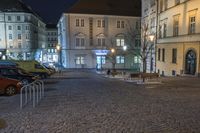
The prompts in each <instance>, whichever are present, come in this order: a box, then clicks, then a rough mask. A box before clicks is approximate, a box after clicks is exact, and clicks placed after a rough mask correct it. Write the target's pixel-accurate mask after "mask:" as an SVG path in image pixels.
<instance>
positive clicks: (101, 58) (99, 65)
mask: <svg viewBox="0 0 200 133" xmlns="http://www.w3.org/2000/svg"><path fill="white" fill-rule="evenodd" d="M96 62H97V66H96V69H98V70H99V69H102V65H103V64H105V63H106V57H105V56H100V55H99V56H97V58H96Z"/></svg>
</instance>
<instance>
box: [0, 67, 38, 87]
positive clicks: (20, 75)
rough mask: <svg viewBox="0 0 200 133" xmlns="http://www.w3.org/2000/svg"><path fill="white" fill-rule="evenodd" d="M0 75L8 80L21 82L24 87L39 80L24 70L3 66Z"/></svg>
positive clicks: (0, 68)
mask: <svg viewBox="0 0 200 133" xmlns="http://www.w3.org/2000/svg"><path fill="white" fill-rule="evenodd" d="M0 74H1V75H2V76H4V77H7V78H12V79H17V80H20V81H21V83H22V85H27V84H29V83H31V82H33V81H35V80H36V79H38V76H34V75H32V74H29V73H27V72H25V71H24V70H23V69H21V68H17V67H8V66H1V67H0Z"/></svg>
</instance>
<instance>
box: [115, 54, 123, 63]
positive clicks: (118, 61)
mask: <svg viewBox="0 0 200 133" xmlns="http://www.w3.org/2000/svg"><path fill="white" fill-rule="evenodd" d="M116 63H117V64H124V56H116Z"/></svg>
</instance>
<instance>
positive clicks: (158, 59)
mask: <svg viewBox="0 0 200 133" xmlns="http://www.w3.org/2000/svg"><path fill="white" fill-rule="evenodd" d="M158 61H160V48H159V49H158Z"/></svg>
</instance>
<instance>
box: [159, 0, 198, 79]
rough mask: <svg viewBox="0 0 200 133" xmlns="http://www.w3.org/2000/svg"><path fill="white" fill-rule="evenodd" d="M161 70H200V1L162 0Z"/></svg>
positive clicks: (179, 72)
mask: <svg viewBox="0 0 200 133" xmlns="http://www.w3.org/2000/svg"><path fill="white" fill-rule="evenodd" d="M158 11H159V12H158V30H157V35H158V40H157V71H158V72H159V73H160V74H162V75H167V76H172V75H174V76H175V75H184V74H188V75H199V74H200V34H199V33H200V19H199V18H200V1H199V0H159V5H158Z"/></svg>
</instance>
